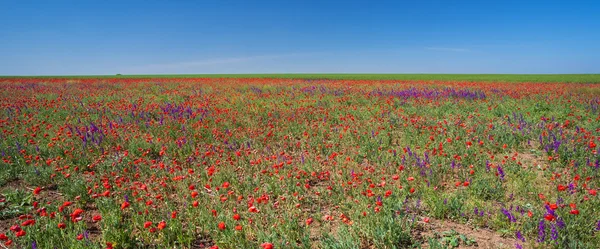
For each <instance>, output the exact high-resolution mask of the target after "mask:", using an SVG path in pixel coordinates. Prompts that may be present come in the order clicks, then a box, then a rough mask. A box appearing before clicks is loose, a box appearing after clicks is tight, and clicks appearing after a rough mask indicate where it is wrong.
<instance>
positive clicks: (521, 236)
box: [515, 231, 525, 242]
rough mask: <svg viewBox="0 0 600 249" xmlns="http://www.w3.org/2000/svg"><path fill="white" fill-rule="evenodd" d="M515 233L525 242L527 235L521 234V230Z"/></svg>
mask: <svg viewBox="0 0 600 249" xmlns="http://www.w3.org/2000/svg"><path fill="white" fill-rule="evenodd" d="M515 235H516V236H517V239H519V240H520V241H522V242H525V237H523V235H522V234H521V231H517V233H516V234H515Z"/></svg>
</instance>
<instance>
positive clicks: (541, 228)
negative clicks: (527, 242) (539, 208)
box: [537, 219, 546, 243]
mask: <svg viewBox="0 0 600 249" xmlns="http://www.w3.org/2000/svg"><path fill="white" fill-rule="evenodd" d="M545 240H546V223H545V222H544V220H543V219H542V220H541V221H540V224H539V225H538V240H537V241H538V242H540V243H541V242H544V241H545Z"/></svg>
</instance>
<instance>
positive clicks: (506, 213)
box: [502, 208, 517, 222]
mask: <svg viewBox="0 0 600 249" xmlns="http://www.w3.org/2000/svg"><path fill="white" fill-rule="evenodd" d="M502 213H503V214H504V215H506V218H508V221H510V222H516V221H517V219H515V217H514V216H513V215H512V213H510V211H508V210H506V209H505V208H502Z"/></svg>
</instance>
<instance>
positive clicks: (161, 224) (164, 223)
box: [156, 221, 167, 230]
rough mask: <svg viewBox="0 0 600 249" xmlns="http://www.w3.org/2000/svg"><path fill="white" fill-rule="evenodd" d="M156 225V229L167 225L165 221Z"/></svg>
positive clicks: (161, 228)
mask: <svg viewBox="0 0 600 249" xmlns="http://www.w3.org/2000/svg"><path fill="white" fill-rule="evenodd" d="M156 227H157V228H158V230H163V229H165V227H167V223H166V222H165V221H161V222H159V223H158V225H157V226H156Z"/></svg>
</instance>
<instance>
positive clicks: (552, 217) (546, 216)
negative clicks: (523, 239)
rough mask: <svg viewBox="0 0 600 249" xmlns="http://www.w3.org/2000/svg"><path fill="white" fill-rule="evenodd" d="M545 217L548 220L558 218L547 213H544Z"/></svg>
mask: <svg viewBox="0 0 600 249" xmlns="http://www.w3.org/2000/svg"><path fill="white" fill-rule="evenodd" d="M544 219H546V220H547V221H553V220H556V217H555V216H554V215H551V214H546V215H544Z"/></svg>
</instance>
